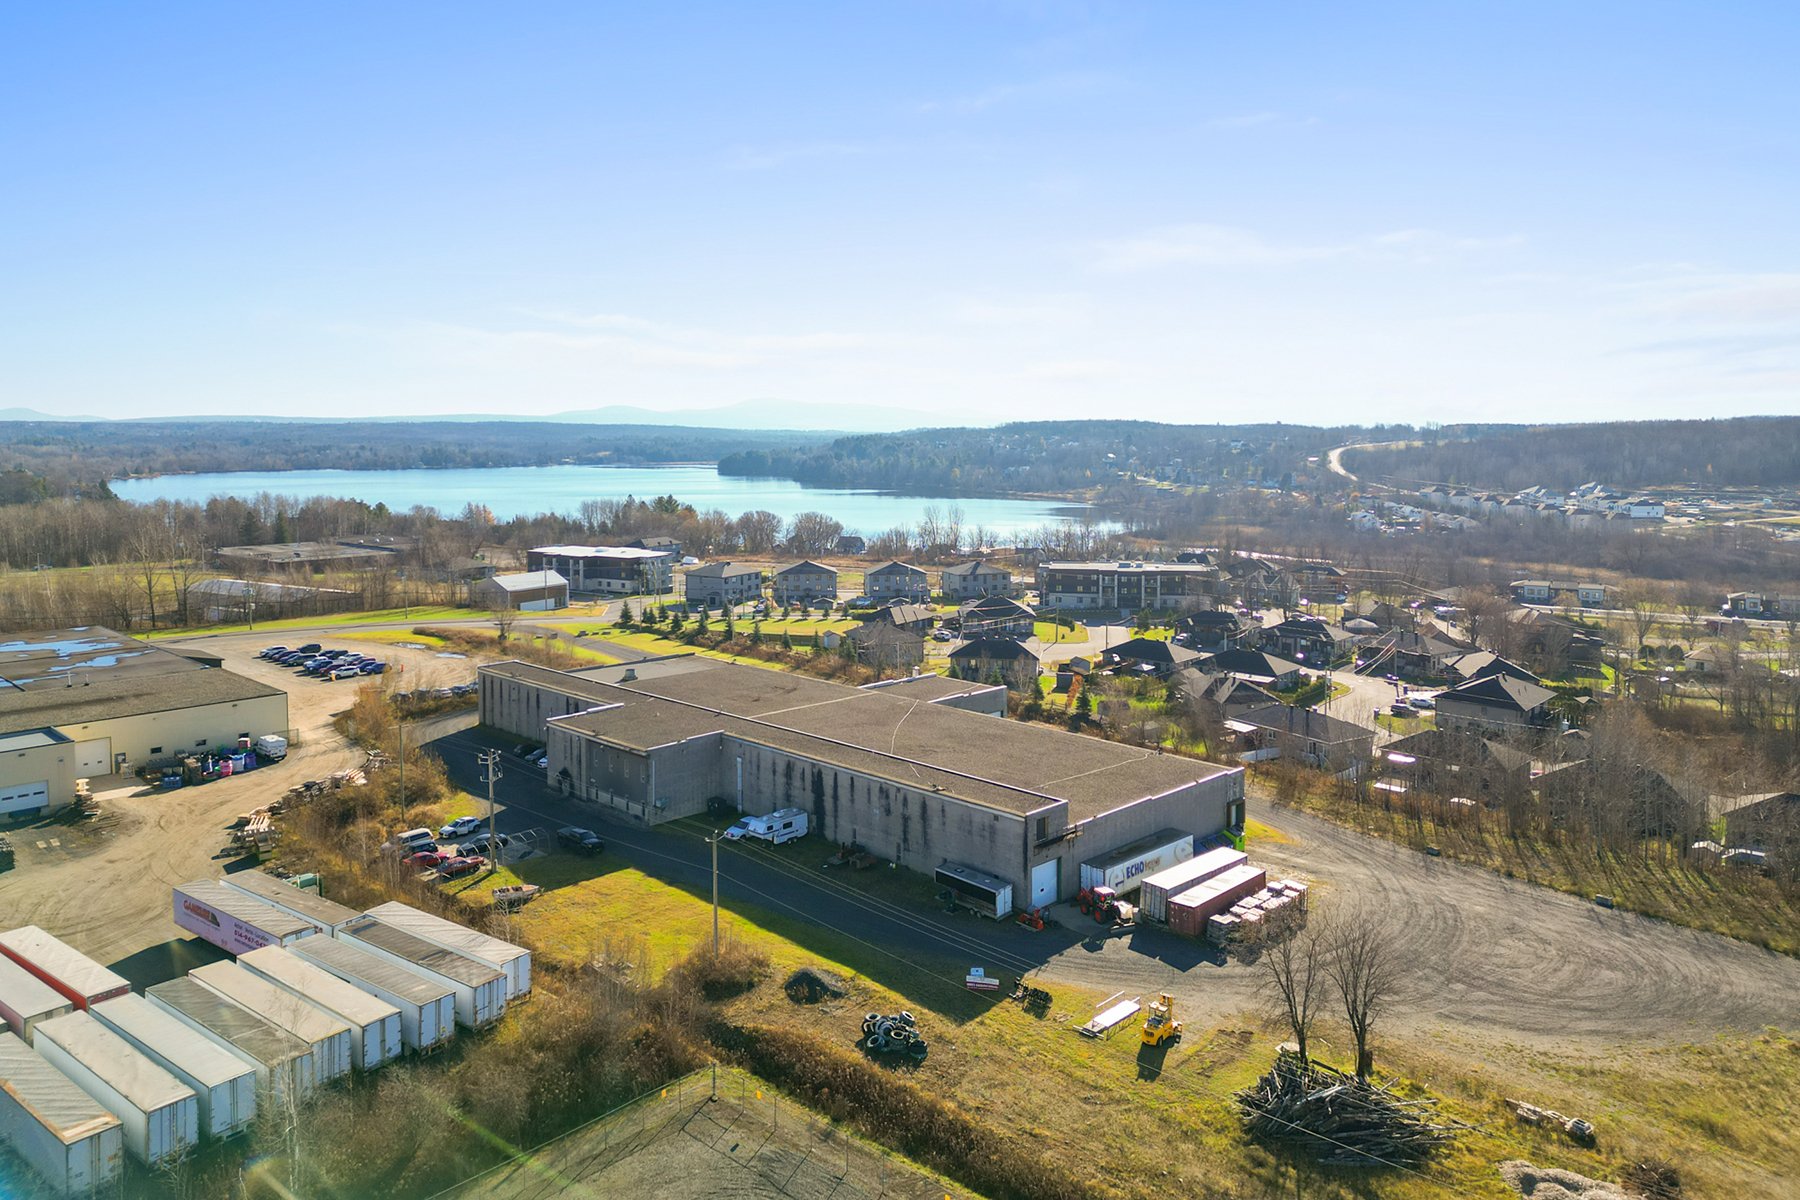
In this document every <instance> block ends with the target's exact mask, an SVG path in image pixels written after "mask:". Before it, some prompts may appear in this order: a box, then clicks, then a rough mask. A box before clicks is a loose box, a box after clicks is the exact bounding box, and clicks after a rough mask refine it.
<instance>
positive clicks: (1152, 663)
mask: <svg viewBox="0 0 1800 1200" xmlns="http://www.w3.org/2000/svg"><path fill="white" fill-rule="evenodd" d="M1199 660H1200V655H1199V654H1198V653H1197V652H1195V651H1193V650H1189V649H1188V648H1187V647H1186V646H1177V645H1176V644H1175V643H1174V642H1170V641H1163V640H1161V639H1158V638H1145V637H1138V638H1132V639H1131V640H1130V641H1129V642H1121V643H1119V644H1118V645H1117V646H1114V647H1113V648H1112V649H1110V650H1108V651H1107V652H1106V662H1107V664H1108V665H1109V666H1113V667H1118V668H1123V669H1126V670H1135V671H1139V672H1141V673H1143V674H1146V675H1160V676H1166V675H1172V674H1174V673H1175V672H1176V671H1178V670H1180V669H1181V668H1182V667H1186V666H1191V665H1193V664H1194V663H1196V662H1198V661H1199Z"/></svg>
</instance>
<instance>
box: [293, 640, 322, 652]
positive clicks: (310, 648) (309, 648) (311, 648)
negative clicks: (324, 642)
mask: <svg viewBox="0 0 1800 1200" xmlns="http://www.w3.org/2000/svg"><path fill="white" fill-rule="evenodd" d="M294 649H295V650H296V651H298V652H299V653H301V654H317V653H318V652H319V643H317V642H308V643H306V645H304V646H295V647H294Z"/></svg>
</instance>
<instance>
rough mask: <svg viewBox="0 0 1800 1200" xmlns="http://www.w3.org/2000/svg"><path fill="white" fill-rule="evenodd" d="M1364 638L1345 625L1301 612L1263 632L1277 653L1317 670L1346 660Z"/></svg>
mask: <svg viewBox="0 0 1800 1200" xmlns="http://www.w3.org/2000/svg"><path fill="white" fill-rule="evenodd" d="M1361 640H1362V639H1360V638H1358V637H1357V636H1356V635H1355V634H1354V633H1351V632H1350V631H1349V630H1347V629H1345V628H1343V627H1342V626H1341V625H1333V624H1331V623H1330V622H1328V621H1322V620H1320V619H1319V618H1318V617H1308V616H1301V615H1295V616H1291V617H1288V618H1287V619H1286V620H1285V621H1282V622H1280V623H1279V624H1277V625H1273V626H1271V627H1269V628H1268V629H1265V630H1263V635H1262V644H1263V645H1264V646H1267V647H1268V648H1269V649H1270V650H1272V651H1273V652H1274V653H1276V654H1279V655H1281V656H1282V657H1283V658H1291V659H1293V660H1294V661H1295V662H1299V663H1305V664H1306V665H1307V666H1309V667H1312V668H1315V669H1323V668H1325V667H1329V666H1332V665H1334V664H1336V663H1340V662H1343V661H1345V660H1346V659H1348V658H1349V657H1350V654H1351V652H1352V651H1353V650H1354V649H1355V647H1356V645H1357V643H1358V642H1360V641H1361Z"/></svg>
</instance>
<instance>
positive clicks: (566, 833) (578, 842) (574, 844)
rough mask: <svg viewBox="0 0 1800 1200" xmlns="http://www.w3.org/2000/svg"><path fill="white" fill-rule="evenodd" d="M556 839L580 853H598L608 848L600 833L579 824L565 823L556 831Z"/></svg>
mask: <svg viewBox="0 0 1800 1200" xmlns="http://www.w3.org/2000/svg"><path fill="white" fill-rule="evenodd" d="M556 840H557V841H559V842H561V843H562V844H563V845H565V846H567V847H568V848H569V849H571V850H574V851H576V852H577V853H579V854H598V853H600V852H601V851H602V850H604V849H606V843H605V842H603V841H601V840H600V835H599V834H597V833H595V832H594V831H593V830H591V829H583V828H582V827H581V826H579V825H565V826H563V827H562V828H561V829H559V830H557V831H556Z"/></svg>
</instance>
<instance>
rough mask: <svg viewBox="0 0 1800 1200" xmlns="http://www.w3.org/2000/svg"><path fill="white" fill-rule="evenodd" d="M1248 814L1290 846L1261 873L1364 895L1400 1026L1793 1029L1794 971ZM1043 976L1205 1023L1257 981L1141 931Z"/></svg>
mask: <svg viewBox="0 0 1800 1200" xmlns="http://www.w3.org/2000/svg"><path fill="white" fill-rule="evenodd" d="M1252 815H1253V816H1255V817H1256V818H1257V819H1258V820H1261V821H1264V822H1265V823H1267V824H1270V825H1272V826H1274V827H1275V828H1277V829H1278V830H1279V831H1280V832H1281V833H1282V834H1283V836H1285V837H1287V838H1288V839H1289V841H1288V842H1287V843H1286V844H1277V843H1274V842H1272V841H1268V840H1264V841H1259V842H1253V843H1252V844H1251V846H1250V851H1251V857H1252V860H1253V861H1255V862H1257V863H1259V864H1263V865H1267V866H1268V867H1269V868H1270V873H1271V875H1274V874H1276V873H1277V872H1278V871H1279V873H1280V874H1282V875H1285V876H1290V877H1295V878H1300V879H1305V880H1308V881H1312V882H1316V883H1319V884H1320V885H1322V886H1320V888H1319V889H1318V890H1319V891H1320V892H1321V893H1323V894H1325V895H1327V896H1331V895H1341V896H1350V897H1358V898H1361V899H1363V900H1365V901H1366V902H1368V903H1370V904H1372V905H1374V906H1375V907H1376V908H1377V909H1378V910H1379V911H1381V912H1382V913H1384V914H1385V915H1386V916H1387V917H1388V919H1389V922H1390V924H1391V927H1392V928H1393V929H1394V930H1395V932H1396V934H1397V936H1398V937H1399V939H1400V942H1401V946H1402V951H1403V956H1404V958H1405V961H1406V962H1407V964H1408V973H1407V995H1406V996H1405V998H1404V1000H1403V1001H1402V1002H1400V1003H1397V1004H1396V1005H1395V1010H1394V1017H1395V1019H1397V1020H1398V1021H1400V1022H1402V1023H1404V1024H1408V1025H1412V1026H1414V1027H1416V1028H1420V1029H1426V1028H1430V1027H1433V1026H1443V1025H1450V1026H1472V1027H1479V1028H1481V1029H1483V1030H1484V1031H1486V1032H1488V1033H1490V1034H1494V1035H1499V1036H1505V1037H1515V1038H1524V1039H1530V1040H1533V1041H1538V1042H1544V1043H1563V1042H1567V1043H1575V1042H1585V1043H1587V1044H1589V1045H1591V1044H1592V1043H1593V1042H1594V1041H1596V1040H1598V1041H1635V1040H1639V1039H1644V1038H1654V1039H1658V1040H1665V1041H1674V1040H1690V1039H1695V1038H1702V1037H1705V1036H1708V1035H1710V1034H1712V1033H1715V1032H1718V1031H1721V1030H1739V1031H1753V1030H1757V1029H1761V1028H1762V1027H1764V1026H1767V1025H1775V1026H1781V1027H1786V1028H1793V1027H1794V1024H1795V1021H1796V1019H1797V1017H1800V1007H1796V1001H1795V997H1796V996H1800V960H1795V959H1793V958H1789V957H1787V956H1785V955H1780V954H1774V953H1771V952H1769V951H1765V950H1759V949H1756V948H1755V947H1752V946H1750V945H1747V944H1745V943H1743V942H1737V941H1733V940H1731V939H1730V938H1723V937H1718V936H1716V935H1714V934H1708V933H1698V932H1695V931H1693V930H1689V929H1683V928H1681V927H1680V926H1676V925H1670V924H1667V923H1666V922H1662V921H1657V920H1653V919H1651V918H1648V917H1641V916H1637V915H1635V914H1632V913H1624V912H1614V911H1609V910H1607V909H1602V908H1598V907H1596V906H1595V905H1593V904H1591V903H1587V902H1584V901H1582V900H1579V899H1577V898H1575V897H1573V896H1566V895H1563V894H1562V893H1560V892H1554V891H1551V890H1549V889H1547V888H1540V887H1535V886H1533V885H1531V884H1527V883H1521V882H1518V881H1516V880H1511V879H1506V878H1504V877H1502V876H1500V875H1496V874H1494V873H1492V872H1490V871H1485V870H1482V869H1479V868H1476V867H1465V866H1460V865H1458V864H1455V863H1448V862H1444V861H1443V860H1441V859H1435V858H1429V857H1427V856H1425V855H1422V854H1418V853H1415V852H1413V851H1410V850H1405V849H1401V848H1399V847H1396V846H1393V845H1391V844H1389V843H1386V842H1381V841H1377V840H1375V839H1373V838H1368V837H1364V836H1362V835H1361V834H1357V833H1353V832H1351V831H1349V830H1345V829H1342V828H1339V827H1338V826H1335V825H1332V824H1330V823H1329V822H1326V821H1323V820H1320V819H1318V818H1316V817H1312V816H1308V815H1307V814H1305V813H1299V812H1294V811H1292V810H1289V809H1280V808H1277V809H1271V808H1269V807H1268V806H1266V805H1254V804H1253V812H1252ZM1058 915H1059V916H1060V917H1061V918H1062V919H1063V921H1064V922H1065V924H1067V925H1069V926H1071V927H1073V928H1077V929H1079V928H1081V927H1082V925H1083V923H1084V922H1085V921H1086V919H1085V918H1083V917H1082V916H1081V915H1080V914H1079V913H1077V912H1075V911H1074V910H1073V909H1072V908H1069V907H1067V906H1064V907H1063V908H1061V909H1059V910H1058ZM1134 950H1135V951H1137V953H1133V951H1134ZM1171 968H1174V969H1173V970H1171ZM1045 973H1046V974H1047V975H1049V976H1050V977H1051V978H1053V979H1056V978H1060V979H1065V980H1067V981H1069V982H1072V983H1079V984H1082V985H1084V986H1088V987H1093V988H1098V989H1101V990H1103V991H1104V992H1106V993H1110V992H1113V991H1117V990H1120V989H1125V990H1128V991H1144V992H1149V991H1153V990H1161V989H1163V988H1167V987H1169V986H1171V984H1173V985H1174V987H1175V988H1176V989H1177V994H1178V995H1179V996H1180V997H1181V998H1182V999H1183V1000H1185V1001H1186V1003H1187V1004H1188V1005H1190V1006H1191V1009H1190V1011H1196V1012H1201V1013H1205V1014H1208V1015H1209V1016H1212V1017H1214V1018H1224V1017H1225V1016H1227V1015H1229V1014H1230V1013H1232V1012H1234V1011H1236V1010H1238V1009H1240V1008H1241V1007H1242V1006H1243V1005H1244V1004H1246V1003H1249V1002H1252V1001H1253V1000H1254V997H1255V991H1256V987H1257V985H1258V982H1259V979H1258V976H1257V974H1256V973H1255V972H1254V971H1252V970H1250V969H1248V968H1246V967H1244V966H1243V965H1241V964H1237V963H1232V964H1230V965H1227V966H1222V967H1221V966H1219V965H1217V964H1216V960H1214V959H1213V958H1212V956H1210V955H1208V954H1207V953H1206V952H1205V951H1203V950H1202V949H1200V948H1199V947H1196V946H1195V945H1194V944H1193V943H1190V942H1187V941H1186V940H1184V939H1181V938H1177V937H1175V936H1173V935H1171V934H1167V933H1163V932H1161V931H1157V930H1148V929H1146V930H1142V931H1138V932H1135V933H1131V932H1127V933H1122V934H1113V935H1110V936H1107V937H1104V938H1101V937H1090V938H1089V939H1088V940H1087V941H1084V942H1082V943H1081V944H1079V945H1077V946H1075V947H1073V948H1071V949H1068V950H1065V951H1063V952H1062V953H1060V954H1058V955H1057V956H1056V957H1055V958H1053V959H1052V960H1051V961H1050V963H1049V964H1048V965H1047V966H1046V968H1045Z"/></svg>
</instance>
